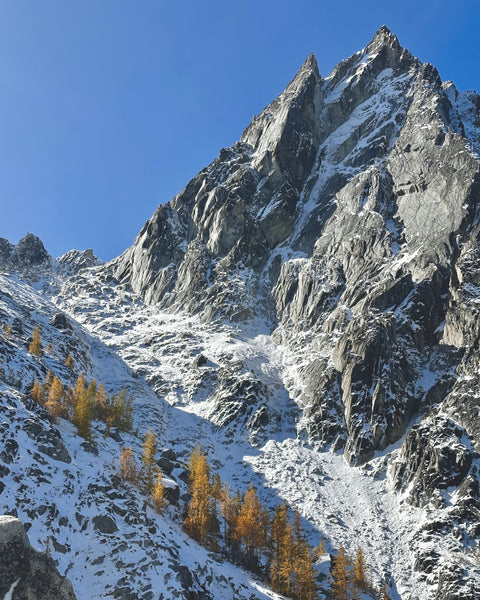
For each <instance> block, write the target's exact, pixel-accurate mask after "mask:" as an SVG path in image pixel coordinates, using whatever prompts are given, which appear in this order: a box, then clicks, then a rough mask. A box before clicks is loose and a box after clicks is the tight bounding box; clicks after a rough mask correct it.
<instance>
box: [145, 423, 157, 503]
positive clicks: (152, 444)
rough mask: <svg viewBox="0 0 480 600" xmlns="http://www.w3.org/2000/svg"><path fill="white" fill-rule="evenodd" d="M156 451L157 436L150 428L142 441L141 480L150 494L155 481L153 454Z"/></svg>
mask: <svg viewBox="0 0 480 600" xmlns="http://www.w3.org/2000/svg"><path fill="white" fill-rule="evenodd" d="M156 453H157V438H156V437H155V434H154V433H153V431H152V429H149V430H148V433H147V435H146V436H145V438H144V441H143V454H142V464H143V481H144V483H145V487H146V489H147V492H148V493H149V494H150V493H151V492H152V490H153V484H154V481H155V474H156V471H157V467H156V465H155V454H156Z"/></svg>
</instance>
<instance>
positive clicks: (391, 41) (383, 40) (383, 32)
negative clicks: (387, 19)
mask: <svg viewBox="0 0 480 600" xmlns="http://www.w3.org/2000/svg"><path fill="white" fill-rule="evenodd" d="M383 48H390V49H391V50H393V51H397V52H398V51H401V50H402V48H401V46H400V44H399V42H398V38H397V36H396V35H395V34H394V33H392V32H391V31H390V29H389V28H388V27H387V26H386V25H382V26H381V27H380V28H379V29H378V30H377V31H376V32H375V35H374V36H373V38H372V41H371V42H370V43H369V44H368V46H367V47H366V48H365V51H366V52H367V53H369V54H375V53H377V52H380V50H382V49H383Z"/></svg>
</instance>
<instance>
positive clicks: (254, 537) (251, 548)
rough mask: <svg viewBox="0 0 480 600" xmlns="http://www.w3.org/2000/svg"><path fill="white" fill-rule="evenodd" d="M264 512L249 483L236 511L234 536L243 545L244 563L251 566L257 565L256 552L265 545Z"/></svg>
mask: <svg viewBox="0 0 480 600" xmlns="http://www.w3.org/2000/svg"><path fill="white" fill-rule="evenodd" d="M264 514H265V511H264V508H263V506H262V504H261V502H260V500H259V499H258V496H257V492H256V490H255V488H254V486H253V484H250V486H249V488H248V489H247V491H246V492H245V496H244V499H243V504H242V506H241V508H240V512H239V513H238V518H237V524H236V526H235V537H236V539H237V540H238V541H239V542H240V543H242V544H243V545H244V546H245V553H246V563H247V566H251V567H252V568H255V567H256V566H257V561H258V553H259V551H260V550H261V549H262V548H264V547H265V545H266V538H265V529H264V526H263V523H264Z"/></svg>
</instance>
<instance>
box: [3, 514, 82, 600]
mask: <svg viewBox="0 0 480 600" xmlns="http://www.w3.org/2000/svg"><path fill="white" fill-rule="evenodd" d="M0 598H10V599H11V600H23V599H26V598H35V600H52V598H55V599H56V600H75V599H76V596H75V593H74V591H73V587H72V584H71V583H70V581H69V580H68V579H66V578H65V577H62V576H61V575H60V574H59V573H58V571H57V569H56V566H55V563H54V561H53V559H52V558H50V557H49V556H47V555H46V554H43V553H41V552H36V551H35V550H33V548H32V547H31V546H30V542H29V541H28V537H27V534H26V533H25V529H24V527H23V525H22V523H21V522H20V521H19V520H18V519H17V518H16V517H12V516H9V515H4V516H0Z"/></svg>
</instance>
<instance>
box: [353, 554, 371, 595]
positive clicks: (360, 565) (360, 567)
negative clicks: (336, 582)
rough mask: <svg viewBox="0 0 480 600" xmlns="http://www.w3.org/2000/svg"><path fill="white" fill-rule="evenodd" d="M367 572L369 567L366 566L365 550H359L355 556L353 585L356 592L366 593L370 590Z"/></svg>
mask: <svg viewBox="0 0 480 600" xmlns="http://www.w3.org/2000/svg"><path fill="white" fill-rule="evenodd" d="M366 571H367V567H366V564H365V557H364V555H363V550H362V549H361V548H357V552H356V554H355V561H354V563H353V585H354V587H355V590H362V591H366V590H367V589H368V581H367V572H366Z"/></svg>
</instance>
